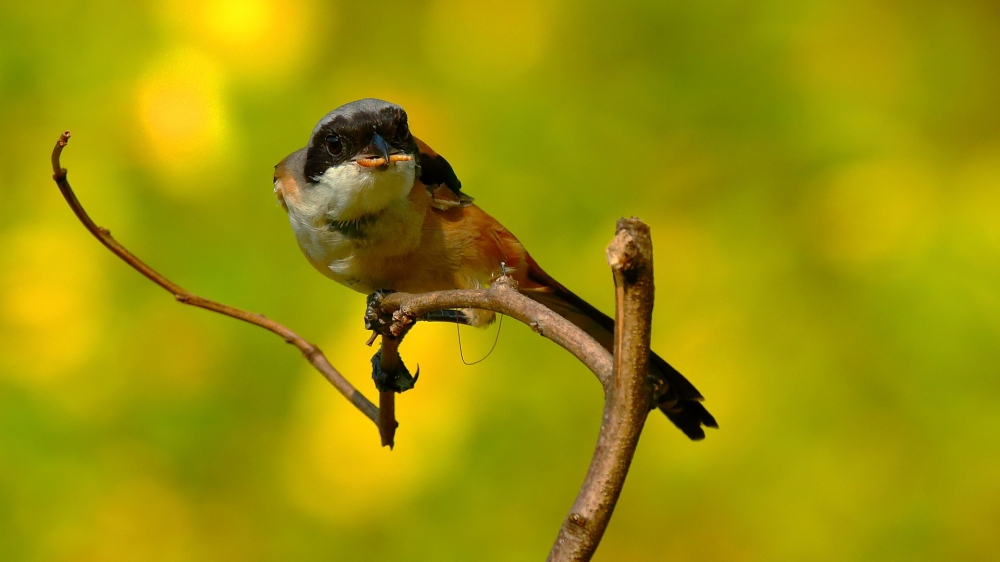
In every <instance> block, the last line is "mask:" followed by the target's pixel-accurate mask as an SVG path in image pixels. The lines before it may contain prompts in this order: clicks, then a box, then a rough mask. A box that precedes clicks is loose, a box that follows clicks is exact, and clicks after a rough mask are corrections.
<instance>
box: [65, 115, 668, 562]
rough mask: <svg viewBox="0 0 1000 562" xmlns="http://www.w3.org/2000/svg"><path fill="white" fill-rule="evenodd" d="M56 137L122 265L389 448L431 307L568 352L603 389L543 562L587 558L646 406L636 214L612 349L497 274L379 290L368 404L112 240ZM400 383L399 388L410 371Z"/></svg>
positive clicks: (77, 207) (307, 346) (622, 236)
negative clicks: (577, 474)
mask: <svg viewBox="0 0 1000 562" xmlns="http://www.w3.org/2000/svg"><path fill="white" fill-rule="evenodd" d="M69 138H70V133H69V131H67V132H65V133H63V134H62V135H61V136H60V137H59V140H58V141H57V143H56V146H55V148H54V149H53V151H52V171H53V175H52V179H53V180H54V181H55V182H56V184H57V185H58V187H59V190H60V192H61V193H62V195H63V197H64V198H65V199H66V203H67V204H68V205H69V207H70V209H71V210H72V211H73V213H74V214H75V215H76V217H77V218H78V219H79V220H80V222H81V223H83V225H84V227H85V228H86V229H87V230H88V231H89V232H90V233H91V234H92V235H93V236H94V237H95V238H97V240H98V241H99V242H100V243H101V244H103V245H104V246H105V247H107V248H108V249H109V250H110V251H111V252H112V253H114V254H115V255H116V256H118V257H119V258H121V259H122V260H123V261H124V262H125V263H127V264H128V265H129V266H131V267H132V268H133V269H135V270H137V271H138V272H139V273H141V274H142V275H144V276H145V277H146V278H148V279H149V280H150V281H152V282H153V283H156V284H157V285H159V286H160V287H161V288H163V289H165V290H166V291H168V292H170V293H171V294H172V295H173V297H174V298H175V299H176V300H177V302H179V303H182V304H186V305H190V306H196V307H198V308H203V309H206V310H210V311H213V312H217V313H219V314H222V315H225V316H229V317H231V318H236V319H238V320H242V321H244V322H247V323H250V324H253V325H255V326H259V327H261V328H264V329H265V330H269V331H271V332H273V333H275V334H277V335H278V336H280V337H281V338H282V339H283V340H284V341H286V342H287V343H290V344H292V345H294V346H295V347H296V348H297V349H298V350H299V351H300V352H301V353H302V355H303V356H304V357H305V358H306V360H307V361H309V363H310V364H311V365H312V366H313V367H314V368H315V369H316V370H317V371H319V372H320V374H322V375H323V376H324V377H325V378H326V379H327V380H328V381H329V382H330V383H331V384H332V385H333V386H334V388H336V389H337V391H338V392H340V393H341V394H342V395H343V396H344V397H345V398H346V399H347V400H348V401H349V402H350V403H351V404H352V405H353V406H354V407H355V408H357V409H358V410H359V411H360V412H361V413H362V414H363V415H364V416H365V417H367V418H368V419H370V420H372V421H373V422H374V423H375V424H376V425H377V426H378V428H379V434H380V436H381V439H382V444H383V446H389V447H390V448H391V447H392V446H393V444H394V436H395V431H396V428H397V427H398V426H399V424H398V422H397V421H396V419H395V394H396V393H397V392H402V391H404V390H406V389H407V388H403V387H404V386H405V384H403V383H401V382H400V381H401V380H402V381H406V380H407V378H408V377H409V372H408V371H407V370H406V368H405V366H404V365H403V363H402V360H401V359H400V358H399V344H400V342H401V341H402V339H403V338H404V337H405V336H406V333H407V332H408V331H409V330H410V329H412V327H413V326H414V324H415V323H416V322H417V321H418V320H419V319H420V318H421V317H423V316H425V315H427V314H428V313H431V312H440V311H442V310H448V309H461V308H475V309H483V310H490V311H493V312H497V313H500V314H504V315H506V316H509V317H511V318H514V319H515V320H517V321H519V322H522V323H524V324H525V325H527V326H529V327H530V328H531V329H532V331H534V332H536V333H538V334H540V335H542V336H543V337H546V338H548V339H550V340H552V341H553V342H555V343H556V344H558V345H559V346H561V347H563V348H564V349H566V350H567V351H569V352H570V353H572V354H573V355H574V356H575V357H576V358H577V359H578V360H580V361H581V362H582V363H583V364H585V365H586V366H587V367H588V368H589V369H590V370H591V371H592V372H593V373H594V375H595V376H596V377H597V379H598V381H600V383H601V386H602V388H603V389H604V395H605V405H604V414H603V417H602V422H601V429H600V433H599V435H598V440H597V446H596V448H595V451H594V456H593V459H592V460H591V463H590V468H589V470H588V472H587V476H586V478H585V480H584V483H583V486H582V488H581V489H580V493H579V495H578V496H577V498H576V501H575V502H574V504H573V507H572V509H571V510H570V512H569V514H568V515H567V516H566V519H565V520H564V522H563V524H562V527H561V528H560V529H559V534H558V536H557V538H556V541H555V544H554V545H553V547H552V550H551V552H550V553H549V557H548V560H549V561H550V562H563V561H587V560H590V558H591V557H592V556H593V554H594V551H595V550H596V549H597V546H598V544H599V543H600V541H601V538H602V537H603V535H604V531H605V529H607V525H608V522H609V521H610V519H611V515H612V513H613V512H614V508H615V504H616V503H617V501H618V497H619V495H620V494H621V490H622V487H623V486H624V484H625V477H626V476H627V475H628V470H629V466H630V464H631V462H632V457H633V455H634V454H635V448H636V446H637V445H638V441H639V436H640V434H641V433H642V429H643V426H644V424H645V421H646V416H647V414H648V413H649V411H650V409H651V408H652V407H653V406H655V399H654V396H653V394H654V393H653V389H652V388H651V387H650V382H649V381H648V380H647V374H646V373H647V363H648V360H649V340H650V329H651V319H652V309H653V269H652V267H653V266H652V264H653V262H652V242H651V239H650V235H649V227H648V226H646V225H645V224H644V223H642V221H639V220H638V219H635V218H632V219H622V220H620V221H618V226H617V231H616V234H615V238H614V239H613V240H612V241H611V244H609V245H608V248H607V258H608V265H609V266H610V267H611V270H612V273H613V274H614V281H615V303H616V307H615V308H616V316H615V336H614V354H613V355H612V354H610V353H608V352H607V351H606V350H605V349H604V348H603V347H601V345H600V344H598V343H597V342H596V341H595V340H594V339H593V338H591V337H590V336H589V335H587V334H586V333H585V332H583V331H582V330H581V329H580V328H578V327H576V326H575V325H573V324H572V323H571V322H569V321H568V320H566V319H565V318H563V317H561V316H559V315H558V314H556V313H555V312H553V311H552V310H550V309H548V308H546V307H545V306H543V305H541V304H539V303H537V302H535V301H533V300H531V299H529V298H528V297H526V296H524V295H522V294H521V293H519V292H518V290H517V283H516V282H515V281H514V280H513V279H511V278H510V277H508V276H506V275H501V276H500V277H498V278H497V279H496V280H495V281H494V282H493V283H492V285H491V286H490V288H488V289H475V290H454V291H438V292H433V293H423V294H406V293H383V294H379V295H377V296H376V298H374V299H373V300H372V301H370V302H369V307H368V308H369V309H368V311H367V312H366V315H365V322H366V326H367V327H369V329H372V330H373V335H372V338H371V339H370V340H369V341H368V345H371V344H372V343H374V341H375V339H376V336H381V340H382V341H381V345H380V348H379V351H378V353H376V355H375V357H373V372H374V373H373V374H375V375H378V372H379V371H381V373H382V374H383V375H384V376H385V377H386V379H385V380H386V381H388V380H389V379H391V384H390V383H386V384H377V386H378V389H379V407H376V406H375V405H374V404H372V403H371V401H369V400H368V399H367V398H365V397H364V395H362V394H361V393H360V392H359V391H358V390H357V389H356V388H354V386H353V385H351V383H349V382H348V381H347V380H346V379H345V378H344V377H343V376H342V375H341V374H340V372H339V371H337V369H336V368H334V367H333V365H332V364H330V362H329V360H328V359H327V358H326V356H325V355H324V354H323V352H322V351H321V350H320V349H319V347H317V346H316V345H314V344H312V343H310V342H308V341H306V340H305V339H304V338H302V337H301V336H299V335H298V334H296V333H295V332H293V331H292V330H290V329H289V328H287V327H285V326H283V325H281V324H279V323H277V322H275V321H273V320H270V319H268V318H266V317H265V316H263V315H261V314H255V313H251V312H247V311H244V310H241V309H238V308H234V307H231V306H228V305H225V304H221V303H218V302H215V301H211V300H208V299H205V298H203V297H200V296H198V295H195V294H193V293H190V292H188V291H186V290H184V289H183V288H182V287H180V286H179V285H177V284H176V283H174V282H173V281H171V280H169V279H167V278H166V277H164V276H163V275H162V274H160V273H159V272H157V271H156V270H154V269H153V268H152V267H150V266H149V265H147V264H146V263H145V262H143V261H142V260H140V259H139V258H138V257H136V256H135V255H133V254H132V253H131V252H129V251H128V250H127V249H125V247H124V246H122V245H121V244H120V243H119V242H118V241H117V240H115V239H114V237H112V236H111V232H110V231H109V230H108V229H106V228H103V227H100V226H97V225H96V224H95V223H94V221H93V220H92V219H91V218H90V216H89V215H88V214H87V212H86V211H85V210H84V208H83V205H81V204H80V201H79V200H78V199H77V198H76V195H75V194H74V192H73V189H72V188H71V187H70V184H69V181H68V180H67V179H66V174H67V172H66V169H64V168H62V167H61V165H60V157H61V155H62V151H63V148H64V147H65V146H66V144H67V143H68V142H69ZM411 379H412V380H410V381H409V383H408V384H409V387H412V383H414V382H416V377H415V376H414V377H412V378H411Z"/></svg>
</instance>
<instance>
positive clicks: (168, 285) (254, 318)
mask: <svg viewBox="0 0 1000 562" xmlns="http://www.w3.org/2000/svg"><path fill="white" fill-rule="evenodd" d="M69 137H70V134H69V131H66V132H65V133H63V134H62V136H60V137H59V141H58V142H57V143H56V146H55V148H54V149H53V150H52V179H53V180H55V182H56V185H58V186H59V191H61V192H62V194H63V197H64V198H65V199H66V202H67V203H68V204H69V207H70V208H71V209H73V212H74V213H75V214H76V217H77V218H78V219H80V222H82V223H83V226H85V227H86V228H87V230H88V231H90V233H91V234H93V235H94V237H95V238H97V240H99V241H100V242H101V244H104V245H105V246H106V247H107V248H108V249H109V250H111V252H112V253H114V254H115V255H116V256H118V257H119V258H121V259H122V260H123V261H125V263H127V264H129V265H130V266H132V267H133V268H134V269H135V270H136V271H138V272H139V273H141V274H143V275H144V276H146V278H148V279H149V280H150V281H152V282H153V283H156V284H157V285H159V286H160V287H163V288H164V289H166V290H167V291H169V292H170V293H171V294H172V295H174V298H175V299H177V301H178V302H181V303H184V304H189V305H191V306H197V307H198V308H204V309H205V310H211V311H212V312H218V313H219V314H224V315H226V316H229V317H232V318H236V319H238V320H242V321H244V322H249V323H251V324H253V325H255V326H260V327H261V328H264V329H265V330H270V331H271V332H274V333H275V334H278V335H279V336H281V337H282V338H283V339H284V340H285V341H286V342H288V343H290V344H292V345H294V346H295V347H297V348H298V349H299V351H301V352H302V355H304V356H305V358H306V359H307V360H309V363H310V364H312V366H313V367H315V368H316V370H317V371H319V372H320V374H322V375H323V376H324V377H325V378H326V380H328V381H330V384H332V385H333V387H334V388H336V389H337V390H338V391H339V392H340V393H341V394H343V395H344V397H345V398H347V399H348V400H350V401H351V404H354V407H356V408H357V409H358V410H360V411H361V413H363V414H364V415H365V416H367V417H368V419H370V420H372V421H373V422H375V423H376V424H377V423H378V419H379V411H378V408H376V407H375V405H374V404H372V403H371V402H370V401H369V400H368V399H367V398H365V397H364V395H363V394H361V393H360V392H359V391H358V390H357V389H356V388H354V386H352V385H351V383H349V382H347V379H345V378H344V377H343V375H341V374H340V372H338V371H337V369H335V368H334V367H333V365H331V364H330V362H329V361H328V360H327V358H326V356H325V355H323V352H322V351H320V349H319V348H318V347H316V346H315V345H313V344H311V343H309V342H308V341H306V340H305V339H303V338H302V337H300V336H299V335H298V334H296V333H295V332H293V331H291V330H289V329H288V328H286V327H285V326H283V325H281V324H278V323H277V322H275V321H274V320H270V319H268V318H265V317H264V316H263V315H260V314H254V313H252V312H247V311H245V310H240V309H238V308H234V307H231V306H228V305H225V304H221V303H217V302H215V301H211V300H208V299H205V298H202V297H199V296H198V295H195V294H192V293H189V292H188V291H185V290H184V289H183V288H181V286H180V285H178V284H176V283H174V282H173V281H171V280H169V279H167V278H166V277H164V276H163V275H161V274H160V273H159V272H157V271H156V270H155V269H153V268H152V267H150V266H148V265H146V263H145V262H143V261H142V260H140V259H139V258H137V257H136V256H135V255H133V254H132V253H131V252H129V251H128V250H126V249H125V246H122V245H121V244H119V243H118V241H117V240H115V239H114V238H113V237H112V236H111V232H110V231H108V229H106V228H102V227H100V226H97V225H96V224H94V221H93V220H91V218H90V215H88V214H87V211H85V210H84V209H83V205H81V204H80V201H79V200H78V199H77V198H76V194H74V193H73V188H71V187H70V185H69V180H67V179H66V170H65V169H64V168H63V167H62V166H61V164H60V163H59V159H60V156H61V155H62V150H63V147H65V146H66V143H67V142H69Z"/></svg>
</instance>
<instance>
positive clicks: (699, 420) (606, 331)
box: [521, 257, 719, 441]
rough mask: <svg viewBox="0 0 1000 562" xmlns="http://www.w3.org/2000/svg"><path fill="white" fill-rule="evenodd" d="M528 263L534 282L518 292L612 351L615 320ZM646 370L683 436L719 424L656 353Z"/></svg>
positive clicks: (698, 395) (702, 432) (697, 435)
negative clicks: (703, 427)
mask: <svg viewBox="0 0 1000 562" xmlns="http://www.w3.org/2000/svg"><path fill="white" fill-rule="evenodd" d="M527 262H528V265H529V268H528V271H527V280H528V281H529V283H533V284H537V285H535V286H531V285H530V284H529V283H522V284H521V292H522V293H524V295H525V296H528V297H530V298H531V299H532V300H535V301H538V302H540V303H541V304H544V305H545V306H547V307H549V308H550V309H552V310H553V311H555V312H556V313H557V314H559V315H560V316H562V317H563V318H565V319H567V320H569V321H570V322H572V323H573V324H576V325H577V326H579V327H580V328H581V329H582V330H583V331H584V332H587V333H588V334H590V336H591V337H593V338H594V339H595V340H597V342H598V343H600V344H601V345H602V346H604V348H605V349H607V350H608V351H613V348H614V334H615V321H614V320H612V319H611V318H610V317H608V316H607V315H606V314H604V313H603V312H601V311H600V310H597V309H596V308H594V307H593V306H591V305H590V303H588V302H587V301H585V300H583V299H581V298H580V297H578V296H576V295H575V294H573V293H572V292H570V291H569V289H567V288H566V287H563V286H562V285H561V284H559V282H558V281H556V280H555V279H553V278H552V277H550V276H549V275H548V274H547V273H545V272H544V271H543V270H542V269H541V268H540V267H538V264H536V263H535V262H534V260H532V259H531V258H530V257H527ZM649 372H650V374H651V375H652V376H653V379H654V381H655V382H654V386H658V388H655V389H654V390H655V392H656V395H657V405H658V406H659V408H660V410H662V411H663V413H664V414H666V415H667V418H669V419H670V421H671V422H673V423H674V425H676V426H677V427H678V428H679V429H680V430H681V431H683V432H684V435H687V436H688V437H689V438H691V439H693V440H696V441H697V440H700V439H704V438H705V430H704V429H702V426H706V427H714V428H718V427H719V425H718V424H717V423H716V422H715V418H714V417H712V414H710V413H708V410H706V409H705V406H703V405H702V404H701V400H702V396H701V393H700V392H698V389H697V388H695V387H694V385H693V384H691V381H689V380H687V379H686V378H684V375H682V374H680V373H679V372H677V369H674V368H673V367H672V366H670V364H669V363H667V362H666V361H664V360H663V358H661V357H660V356H659V355H657V354H655V353H650V354H649ZM657 383H659V384H657Z"/></svg>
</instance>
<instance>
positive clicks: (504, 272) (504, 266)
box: [455, 262, 507, 365]
mask: <svg viewBox="0 0 1000 562" xmlns="http://www.w3.org/2000/svg"><path fill="white" fill-rule="evenodd" d="M500 273H501V275H504V276H506V275H507V263H506V262H500ZM502 328H503V314H501V315H500V321H499V322H497V335H496V336H495V337H494V338H493V345H492V346H491V347H490V350H489V351H487V352H486V355H484V356H483V357H482V358H481V359H478V360H476V361H473V362H472V363H469V362H468V361H466V360H465V352H464V351H462V326H461V324H459V323H458V322H455V333H456V334H458V356H459V357H460V358H461V359H462V363H465V364H466V365H475V364H477V363H482V362H483V361H486V358H487V357H489V356H490V355H493V350H494V349H496V348H497V342H498V341H500V330H501V329H502Z"/></svg>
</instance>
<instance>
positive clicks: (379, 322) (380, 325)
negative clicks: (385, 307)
mask: <svg viewBox="0 0 1000 562" xmlns="http://www.w3.org/2000/svg"><path fill="white" fill-rule="evenodd" d="M395 292H396V291H393V290H391V289H379V290H377V291H375V292H374V293H372V294H370V295H368V307H367V308H366V309H365V329H366V330H373V331H376V332H378V333H384V330H385V328H387V327H388V326H390V325H392V314H386V313H384V312H382V299H383V298H384V297H385V296H386V295H388V294H391V293H395Z"/></svg>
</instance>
